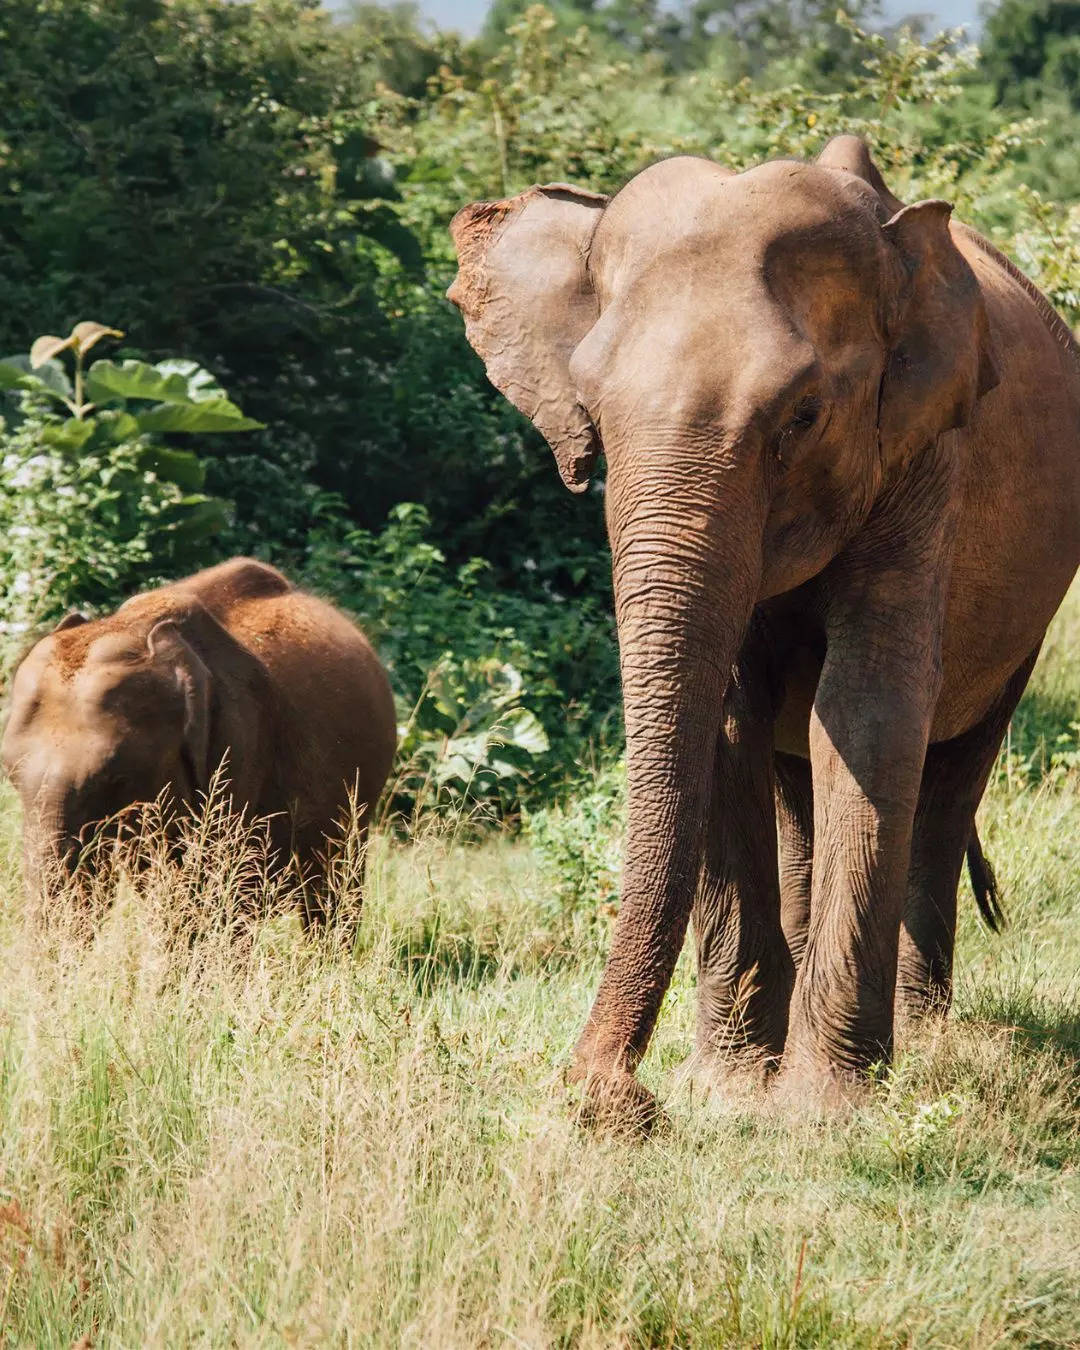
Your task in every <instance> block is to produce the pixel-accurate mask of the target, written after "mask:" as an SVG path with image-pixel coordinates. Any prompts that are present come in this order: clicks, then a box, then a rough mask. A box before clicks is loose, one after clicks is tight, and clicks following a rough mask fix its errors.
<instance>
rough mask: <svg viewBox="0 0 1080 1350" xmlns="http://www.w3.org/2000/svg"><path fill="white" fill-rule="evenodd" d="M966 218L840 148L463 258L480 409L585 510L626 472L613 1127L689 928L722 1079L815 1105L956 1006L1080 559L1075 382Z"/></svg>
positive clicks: (507, 240)
mask: <svg viewBox="0 0 1080 1350" xmlns="http://www.w3.org/2000/svg"><path fill="white" fill-rule="evenodd" d="M950 211H951V208H950V206H949V205H948V204H947V203H945V202H942V201H921V202H917V203H915V204H914V205H912V206H906V207H905V206H904V205H903V204H902V203H901V202H899V201H898V200H897V199H896V198H895V197H894V196H893V195H892V194H891V193H890V192H889V190H888V189H887V188H886V187H885V185H884V183H883V182H882V179H881V177H880V175H879V174H878V172H877V170H876V169H875V167H874V166H873V164H872V162H871V159H870V155H869V152H868V150H867V148H866V146H865V145H864V144H863V143H862V142H861V141H860V140H858V139H857V138H855V137H849V136H845V137H841V138H839V139H837V140H834V141H832V142H830V144H829V145H828V146H827V147H826V149H825V151H824V153H823V154H822V155H821V157H820V158H819V160H818V161H817V162H816V164H803V163H798V162H793V161H788V160H781V161H775V162H771V163H767V164H763V165H760V166H758V167H756V168H753V169H750V170H748V171H747V172H745V173H741V174H735V173H732V172H731V171H730V170H728V169H726V168H723V167H721V166H720V165H717V164H714V163H711V162H709V161H707V160H703V159H694V158H685V157H680V158H675V159H669V160H665V161H663V162H661V163H659V164H656V165H654V166H652V167H651V168H649V169H646V170H645V171H644V172H642V173H640V174H638V176H637V177H635V178H634V179H632V180H631V181H630V182H629V183H628V184H627V185H626V186H625V187H624V188H623V189H622V190H621V191H620V192H619V193H617V194H616V195H615V196H614V197H613V198H611V199H610V200H608V199H606V198H604V197H601V196H597V195H594V194H592V193H589V192H582V191H579V190H577V189H575V188H572V187H568V186H566V185H563V184H552V185H549V186H546V187H535V188H531V189H529V190H528V191H527V192H524V193H522V194H521V195H520V196H518V197H515V198H512V199H511V200H509V201H501V202H480V203H476V204H474V205H472V206H468V207H466V208H464V210H462V211H460V212H459V213H458V215H457V217H456V218H455V220H454V222H453V225H452V230H453V235H454V239H455V242H456V244H457V248H458V254H459V264H460V270H459V273H458V276H457V279H456V281H455V282H454V285H453V286H452V287H451V289H450V292H449V295H450V299H451V300H453V301H454V302H455V303H456V304H457V305H458V306H459V307H460V309H461V311H462V313H463V314H464V317H465V321H466V328H467V333H468V337H469V341H470V342H471V343H472V345H473V346H474V347H475V348H476V350H477V351H478V352H479V353H480V355H481V356H482V357H483V358H484V360H485V362H486V364H487V370H488V374H489V377H490V378H491V380H492V381H493V383H494V384H495V385H497V386H498V388H499V389H501V390H502V391H503V393H505V394H506V395H507V397H508V398H509V399H510V400H511V401H512V402H513V403H514V404H515V405H516V406H517V407H518V408H519V409H521V410H522V411H523V412H524V413H526V414H527V415H528V416H529V417H530V418H531V419H532V420H533V422H534V423H535V424H536V426H537V427H538V428H539V429H540V431H541V432H542V433H543V434H544V436H545V437H546V438H547V440H548V441H549V442H550V444H551V446H552V448H553V450H554V452H555V457H556V460H557V462H558V467H559V472H560V474H561V475H562V478H563V480H564V482H565V483H566V485H567V486H568V487H569V488H570V489H571V491H574V492H580V491H582V490H583V489H584V488H585V486H586V485H587V483H588V479H589V473H590V470H591V468H592V466H593V464H594V461H595V460H596V457H597V455H598V454H599V453H600V451H601V450H603V451H604V453H605V454H606V456H607V488H606V494H605V506H606V514H607V525H608V533H609V537H610V540H611V550H612V562H613V570H614V582H615V603H616V614H617V620H618V630H619V646H620V654H621V664H622V679H623V690H624V699H625V718H626V735H627V772H628V779H629V817H628V830H627V840H626V850H625V859H624V872H623V882H622V904H621V908H620V912H619V919H618V923H617V925H616V928H615V932H614V937H613V941H612V947H611V952H610V956H609V959H608V963H607V967H606V970H605V972H604V976H603V979H602V981H601V984H600V988H599V991H598V993H597V996H596V1000H595V1003H594V1005H593V1008H592V1011H591V1013H590V1015H589V1019H588V1023H587V1025H586V1027H585V1030H584V1033H583V1035H582V1037H581V1040H580V1042H579V1044H578V1047H577V1052H576V1074H577V1076H578V1077H579V1078H580V1079H582V1080H584V1082H585V1085H586V1094H587V1099H588V1100H589V1101H590V1102H591V1103H592V1104H593V1105H594V1106H595V1107H597V1108H598V1109H600V1110H603V1111H606V1110H608V1109H615V1110H617V1111H618V1112H620V1113H622V1112H626V1111H630V1112H641V1113H646V1114H647V1113H648V1112H650V1111H651V1109H652V1101H651V1098H650V1097H649V1095H648V1094H647V1093H646V1092H645V1090H644V1089H643V1088H642V1087H641V1085H640V1084H638V1083H637V1081H636V1079H635V1077H634V1070H635V1066H636V1064H637V1062H638V1061H639V1059H640V1058H641V1056H642V1055H643V1053H644V1051H645V1049H646V1046H647V1044H648V1041H649V1037H650V1035H651V1033H652V1030H653V1025H654V1023H655V1021H656V1016H657V1012H658V1010H659V1007H660V1004H661V1001H662V999H663V997H664V993H665V990H666V989H667V986H668V983H669V981H670V978H671V973H672V969H673V967H674V965H675V961H676V958H677V956H678V953H679V950H680V948H681V945H682V942H683V939H684V936H685V932H686V926H687V923H688V921H689V919H690V915H691V910H693V913H694V922H695V929H696V934H697V950H698V987H699V1033H698V1035H699V1045H700V1047H701V1049H702V1050H703V1051H704V1052H706V1053H708V1052H712V1053H715V1054H716V1055H718V1056H719V1057H721V1058H724V1059H727V1058H729V1057H732V1056H734V1057H735V1058H739V1057H740V1056H748V1057H755V1058H757V1059H758V1060H762V1059H763V1060H765V1061H766V1062H772V1063H776V1062H778V1061H779V1060H780V1059H781V1056H782V1069H783V1077H784V1078H785V1079H786V1080H787V1082H788V1083H789V1085H791V1086H793V1087H794V1088H795V1089H796V1090H797V1091H798V1093H799V1094H800V1095H802V1094H803V1093H804V1092H807V1091H813V1092H814V1093H815V1094H816V1093H818V1092H821V1091H823V1090H825V1091H831V1090H832V1089H834V1088H836V1087H840V1088H843V1087H844V1085H845V1084H847V1083H850V1082H852V1081H853V1080H855V1079H857V1078H858V1077H859V1076H860V1075H861V1074H862V1073H863V1072H864V1071H865V1069H866V1068H867V1066H868V1065H870V1064H871V1063H872V1062H874V1061H879V1060H883V1059H887V1058H888V1057H889V1055H890V1054H891V1051H892V1045H893V1022H894V1011H895V1007H896V1004H897V989H898V984H899V990H900V993H901V998H900V1003H901V1006H902V1007H919V1006H923V1005H925V1003H927V1002H928V1001H934V1002H940V1001H942V1000H944V999H947V997H948V988H949V980H950V974H951V966H952V948H953V933H954V926H955V906H956V888H957V882H958V877H959V873H960V869H961V866H962V860H963V856H964V852H965V849H966V848H967V847H968V844H969V840H971V839H972V821H973V815H974V810H975V807H976V806H977V804H978V802H979V799H980V797H981V795H982V793H983V790H984V787H985V784H986V780H987V776H988V774H989V771H990V768H991V765H992V762H993V759H994V756H995V754H996V751H997V749H998V746H999V744H1000V740H1001V737H1002V735H1003V732H1004V728H1005V726H1006V724H1007V721H1008V718H1009V716H1010V714H1011V712H1012V709H1013V707H1014V705H1015V703H1016V701H1017V699H1018V698H1019V695H1020V693H1021V691H1022V690H1023V687H1024V684H1025V683H1026V680H1027V677H1028V675H1029V673H1030V671H1031V667H1032V665H1033V662H1034V659H1035V655H1036V653H1037V651H1038V648H1039V644H1040V642H1041V640H1042V637H1043V634H1044V632H1045V630H1046V627H1047V624H1048V623H1049V621H1050V619H1051V617H1052V616H1053V614H1054V611H1055V610H1056V608H1057V606H1058V604H1059V603H1060V601H1061V598H1062V596H1063V595H1064V593H1065V591H1066V589H1067V587H1068V584H1069V581H1070V578H1071V577H1072V575H1073V573H1074V571H1075V569H1076V566H1077V561H1078V558H1080V359H1078V349H1077V347H1076V345H1075V344H1074V342H1073V340H1072V337H1071V335H1070V333H1069V331H1068V329H1067V328H1066V326H1065V325H1064V324H1063V323H1062V322H1061V320H1060V319H1059V318H1058V317H1057V316H1056V315H1055V314H1054V312H1053V311H1052V309H1051V308H1050V306H1049V305H1048V304H1047V302H1046V301H1045V299H1044V298H1043V297H1042V296H1041V295H1040V294H1039V292H1038V291H1037V290H1036V289H1035V287H1034V286H1033V285H1032V284H1031V283H1030V282H1029V281H1028V280H1026V279H1025V278H1024V277H1023V276H1022V274H1021V273H1019V272H1018V271H1017V269H1016V268H1015V267H1014V266H1013V265H1012V264H1011V263H1009V262H1008V261H1007V260H1006V259H1005V258H1003V257H1002V256H1001V255H1000V254H999V253H998V252H997V251H996V250H995V249H994V248H992V247H991V245H990V244H988V243H987V242H986V240H984V239H982V238H980V236H979V235H977V234H975V233H974V232H973V231H972V230H970V229H968V228H967V227H965V226H963V225H959V224H956V223H950ZM774 798H775V802H776V804H777V805H776V809H775V810H774ZM777 821H779V827H780V854H781V863H780V866H779V868H778V863H777V835H776V828H777V825H776V822H777ZM973 846H974V847H975V848H976V849H977V843H975V844H974V845H973ZM898 969H899V982H898V978H897V975H898Z"/></svg>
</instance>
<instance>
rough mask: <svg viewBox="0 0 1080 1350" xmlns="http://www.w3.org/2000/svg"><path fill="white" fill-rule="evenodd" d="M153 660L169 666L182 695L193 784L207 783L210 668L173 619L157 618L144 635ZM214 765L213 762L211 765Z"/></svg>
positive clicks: (208, 766) (208, 765)
mask: <svg viewBox="0 0 1080 1350" xmlns="http://www.w3.org/2000/svg"><path fill="white" fill-rule="evenodd" d="M146 645H147V648H148V649H149V652H150V656H151V659H152V660H153V661H154V663H155V664H160V665H163V666H168V667H171V670H172V676H173V679H174V680H175V681H176V685H177V688H178V689H179V690H180V692H181V694H182V695H183V698H184V751H185V754H186V757H187V760H188V767H189V770H190V772H191V777H192V780H193V786H194V787H195V788H197V789H198V788H201V789H202V790H203V791H205V790H206V789H207V787H208V786H209V784H210V773H211V765H210V671H209V670H208V669H207V667H206V665H205V664H204V662H203V660H202V657H200V656H199V654H198V652H196V650H195V648H194V647H193V646H192V645H191V643H190V642H189V641H188V640H187V638H186V637H185V636H184V634H183V633H182V632H181V631H180V623H179V622H178V621H177V620H176V619H159V620H158V622H157V623H156V624H154V626H153V628H151V629H150V632H149V633H148V635H147V638H146ZM215 767H216V766H215Z"/></svg>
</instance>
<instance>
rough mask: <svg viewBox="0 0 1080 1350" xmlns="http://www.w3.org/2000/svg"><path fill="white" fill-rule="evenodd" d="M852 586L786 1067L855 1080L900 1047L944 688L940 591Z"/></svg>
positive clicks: (819, 1082) (842, 622)
mask: <svg viewBox="0 0 1080 1350" xmlns="http://www.w3.org/2000/svg"><path fill="white" fill-rule="evenodd" d="M888 580H889V579H887V578H880V579H878V582H877V583H876V584H874V583H870V584H863V585H861V586H855V587H853V588H852V593H851V595H850V598H849V603H847V604H844V605H838V606H837V607H836V612H835V613H834V614H833V615H832V616H831V619H830V630H831V631H830V632H829V652H828V655H827V657H826V662H825V667H824V669H823V671H822V676H821V681H820V684H819V686H818V693H817V697H816V700H815V703H814V711H813V716H812V718H811V727H810V750H811V764H812V770H813V791H814V837H815V853H814V865H813V879H812V891H811V904H810V926H809V933H808V938H807V944H806V951H805V955H804V957H803V961H802V964H801V966H800V968H799V973H798V977H797V979H796V984H795V991H794V995H793V998H792V1011H791V1023H790V1029H789V1034H788V1045H787V1050H786V1054H785V1074H784V1077H785V1079H786V1080H787V1081H788V1082H789V1083H793V1084H796V1085H798V1087H799V1089H800V1090H801V1091H802V1090H806V1089H807V1088H808V1089H809V1090H811V1091H812V1092H814V1093H824V1094H826V1095H832V1093H833V1092H835V1091H840V1093H841V1094H843V1093H844V1091H845V1090H846V1088H847V1087H848V1086H850V1085H851V1084H852V1083H854V1082H855V1081H856V1080H857V1079H858V1078H859V1077H861V1075H862V1074H863V1073H865V1071H866V1069H867V1068H868V1067H869V1066H870V1065H871V1064H873V1063H874V1062H875V1061H888V1060H889V1058H890V1057H891V1054H892V1048H893V1009H894V1001H895V990H896V972H897V957H898V946H899V935H900V920H901V912H902V909H903V905H904V897H905V893H906V886H907V876H908V864H909V858H910V851H911V834H912V821H913V818H914V814H915V806H916V802H917V800H918V796H919V785H920V781H921V777H922V770H923V762H924V759H925V756H926V746H927V740H928V736H929V728H930V722H931V717H932V712H933V708H934V705H935V703H936V699H937V694H938V690H939V687H940V602H939V600H938V599H937V596H938V593H939V592H938V590H937V588H936V587H935V586H933V585H928V586H927V587H926V589H925V591H924V592H923V594H922V596H920V597H917V599H916V602H915V603H912V602H911V601H910V600H909V602H908V603H897V600H898V599H902V598H903V591H901V592H900V596H899V597H894V596H892V595H890V594H889V589H890V588H889V584H888Z"/></svg>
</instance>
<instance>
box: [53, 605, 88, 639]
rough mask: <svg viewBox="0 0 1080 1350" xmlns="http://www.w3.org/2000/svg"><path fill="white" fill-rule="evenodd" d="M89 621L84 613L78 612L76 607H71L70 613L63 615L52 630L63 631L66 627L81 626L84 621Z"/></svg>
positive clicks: (55, 631)
mask: <svg viewBox="0 0 1080 1350" xmlns="http://www.w3.org/2000/svg"><path fill="white" fill-rule="evenodd" d="M89 622H90V620H89V619H88V618H87V617H86V615H85V614H80V613H79V611H78V610H77V609H73V610H72V611H71V613H70V614H65V615H64V617H63V618H62V619H61V620H60V622H59V623H58V624H57V625H56V627H55V628H54V629H53V632H54V633H63V632H65V631H66V630H67V629H68V628H81V627H82V625H83V624H84V623H89Z"/></svg>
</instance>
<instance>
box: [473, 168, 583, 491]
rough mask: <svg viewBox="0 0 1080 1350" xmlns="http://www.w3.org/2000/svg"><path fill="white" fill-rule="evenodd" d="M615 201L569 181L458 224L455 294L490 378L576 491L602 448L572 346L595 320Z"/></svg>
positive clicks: (478, 211)
mask: <svg viewBox="0 0 1080 1350" xmlns="http://www.w3.org/2000/svg"><path fill="white" fill-rule="evenodd" d="M606 205H607V198H606V197H601V196H598V195H597V194H596V193H593V192H582V191H580V190H579V189H577V188H572V187H568V186H567V185H566V184H564V183H549V184H547V185H546V186H544V187H533V188H529V189H528V191H527V192H523V193H521V194H520V195H519V196H517V197H512V198H510V200H508V201H502V202H474V203H473V204H472V206H466V207H465V208H464V209H463V210H461V211H459V212H458V213H457V215H456V216H455V217H454V219H453V221H452V222H451V225H450V232H451V234H452V235H453V237H454V244H455V246H456V247H457V252H458V274H457V279H456V280H455V282H454V284H453V285H452V286H451V287H450V289H449V291H448V292H447V295H448V297H449V299H450V300H452V301H453V302H454V304H455V305H457V307H458V308H459V309H460V310H461V312H462V314H463V315H464V318H465V333H466V336H467V337H468V339H469V342H470V343H471V344H472V346H473V347H474V348H475V349H476V351H477V352H478V353H479V355H480V356H481V357H482V358H483V361H484V364H485V366H486V367H487V373H488V378H489V379H490V380H491V382H492V384H493V385H495V387H496V388H497V389H499V390H501V391H502V393H504V394H505V395H506V397H507V398H508V399H509V400H510V402H511V403H513V405H514V406H515V407H516V408H518V409H519V410H520V411H521V412H523V413H524V414H525V416H526V417H528V418H531V420H532V422H533V423H534V425H535V426H536V427H537V428H538V430H539V431H540V432H541V433H542V434H543V436H544V437H545V439H546V440H547V442H548V444H549V445H550V446H551V448H552V450H554V452H555V459H556V462H557V463H558V466H559V473H560V475H561V477H562V480H563V482H564V483H565V484H566V486H567V487H568V488H569V489H570V491H571V492H583V491H584V490H585V488H586V487H587V486H588V482H589V474H590V472H591V470H592V467H593V464H594V462H595V460H596V457H597V455H598V453H599V451H600V441H599V438H598V436H597V434H596V428H595V427H594V426H593V424H592V422H591V421H590V420H589V415H588V413H587V412H586V411H585V409H584V408H583V407H582V406H581V404H580V403H579V402H578V398H577V393H576V391H575V389H574V386H573V384H572V382H571V380H570V373H569V364H570V357H571V355H572V354H573V351H574V348H575V347H576V346H577V345H578V343H579V342H580V341H581V339H582V338H583V337H584V336H585V334H586V333H587V332H588V331H589V329H590V328H591V327H592V326H593V324H594V323H595V322H596V320H597V317H598V313H597V305H596V296H595V295H594V293H593V289H592V285H591V283H590V281H589V275H588V270H587V266H586V259H587V257H588V251H589V245H590V243H591V241H592V236H593V231H594V230H595V229H596V226H597V222H598V221H599V220H600V216H601V214H602V213H603V210H604V207H605V206H606Z"/></svg>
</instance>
